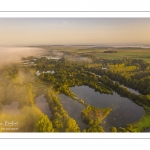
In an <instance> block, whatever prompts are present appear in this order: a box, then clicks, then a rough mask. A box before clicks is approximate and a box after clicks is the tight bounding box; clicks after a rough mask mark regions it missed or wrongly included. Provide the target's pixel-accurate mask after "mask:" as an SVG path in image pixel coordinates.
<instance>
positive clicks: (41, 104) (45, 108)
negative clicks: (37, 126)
mask: <svg viewBox="0 0 150 150" xmlns="http://www.w3.org/2000/svg"><path fill="white" fill-rule="evenodd" d="M36 106H37V107H38V108H39V109H40V110H41V111H42V112H43V113H44V114H45V115H47V116H48V117H49V118H50V117H51V116H52V113H51V111H50V108H49V105H48V103H47V101H46V99H45V98H44V94H42V95H40V96H38V97H37V98H36Z"/></svg>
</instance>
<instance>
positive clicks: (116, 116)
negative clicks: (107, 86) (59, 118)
mask: <svg viewBox="0 0 150 150" xmlns="http://www.w3.org/2000/svg"><path fill="white" fill-rule="evenodd" d="M70 90H71V92H73V93H75V94H76V95H77V97H79V98H81V99H83V100H84V102H85V103H87V104H90V105H92V106H95V107H100V108H106V107H110V108H112V111H111V112H110V114H109V115H108V116H107V117H106V118H105V119H104V120H103V121H102V126H103V128H104V130H105V131H107V132H109V127H111V126H115V127H117V128H119V127H126V124H129V123H133V122H135V121H137V120H139V119H140V118H141V117H142V116H143V115H144V109H143V107H141V106H138V105H137V104H135V103H134V102H132V101H131V100H129V99H128V98H124V97H121V96H120V95H118V94H117V93H115V92H114V93H113V95H108V94H100V93H99V92H95V90H94V89H92V88H89V87H88V86H79V87H78V86H75V87H71V88H70ZM72 101H73V100H72ZM70 103H71V102H70ZM70 105H71V104H70ZM66 107H67V106H66ZM68 107H69V106H68ZM73 107H74V106H72V108H70V109H69V111H71V112H68V113H77V112H78V111H80V112H81V109H79V110H78V108H76V109H75V110H73Z"/></svg>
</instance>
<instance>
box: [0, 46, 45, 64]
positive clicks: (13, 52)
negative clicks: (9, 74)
mask: <svg viewBox="0 0 150 150" xmlns="http://www.w3.org/2000/svg"><path fill="white" fill-rule="evenodd" d="M44 52H46V51H45V50H44V49H42V48H33V47H0V65H4V64H10V63H17V62H18V61H21V58H22V57H28V56H40V55H42V54H43V53H44Z"/></svg>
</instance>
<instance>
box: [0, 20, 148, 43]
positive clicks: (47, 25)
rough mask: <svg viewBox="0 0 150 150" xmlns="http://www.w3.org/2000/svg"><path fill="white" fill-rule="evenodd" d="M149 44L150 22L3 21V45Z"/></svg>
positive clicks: (0, 28)
mask: <svg viewBox="0 0 150 150" xmlns="http://www.w3.org/2000/svg"><path fill="white" fill-rule="evenodd" d="M44 44H47V45H48V44H49V45H50V44H132V45H134V44H150V18H141V19H140V18H130V19H129V18H128V19H127V18H30V19H29V18H0V45H6V46H10V45H44Z"/></svg>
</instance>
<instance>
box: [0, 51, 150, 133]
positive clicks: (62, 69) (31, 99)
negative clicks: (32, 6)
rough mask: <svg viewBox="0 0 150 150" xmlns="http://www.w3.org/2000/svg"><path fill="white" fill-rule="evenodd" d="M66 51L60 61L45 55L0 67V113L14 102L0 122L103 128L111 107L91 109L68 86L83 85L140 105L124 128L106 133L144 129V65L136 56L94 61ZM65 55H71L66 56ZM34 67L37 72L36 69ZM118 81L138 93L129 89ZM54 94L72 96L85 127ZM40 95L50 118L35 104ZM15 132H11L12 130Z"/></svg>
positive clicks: (148, 112) (47, 128)
mask: <svg viewBox="0 0 150 150" xmlns="http://www.w3.org/2000/svg"><path fill="white" fill-rule="evenodd" d="M82 57H84V58H85V55H82V54H80V55H74V54H71V53H67V55H64V56H63V57H61V58H60V59H48V58H46V57H40V58H37V57H27V58H22V61H23V62H22V63H19V64H11V65H8V66H4V67H2V68H0V73H1V75H0V94H1V97H0V111H2V106H4V105H10V104H11V103H12V102H18V108H19V111H20V113H19V114H18V115H15V116H14V115H11V114H3V113H1V115H0V122H4V121H5V120H8V121H9V120H10V121H11V120H16V121H19V122H20V123H19V127H18V129H19V130H18V131H19V132H105V131H104V129H103V127H102V126H101V121H102V120H103V119H104V118H105V117H107V115H109V113H111V108H96V107H93V106H91V105H89V104H86V103H85V102H84V99H80V98H78V97H77V96H76V95H75V94H74V93H73V92H71V91H70V87H74V86H81V85H86V86H89V87H91V88H93V89H94V90H95V91H97V92H100V93H105V94H111V95H112V94H113V92H117V93H118V94H119V95H120V96H122V97H127V98H129V99H130V100H131V101H133V102H134V103H136V104H138V105H140V106H142V107H143V108H144V110H145V114H144V116H143V117H142V118H141V119H140V120H137V122H135V123H132V124H128V125H127V126H126V128H122V127H120V128H119V129H117V128H116V127H110V132H140V131H143V130H144V129H146V128H149V127H150V123H149V122H150V121H148V120H149V119H150V64H149V63H147V62H145V61H144V60H142V59H127V58H123V59H119V60H110V59H100V58H96V57H95V56H93V55H87V59H88V60H90V61H85V59H82ZM70 58H71V59H70ZM37 71H39V73H40V74H39V75H37V74H36V72H37ZM122 85H124V86H126V87H129V88H132V89H135V90H137V91H139V93H140V94H139V95H137V94H134V93H132V92H130V91H129V90H128V89H127V88H125V87H123V86H122ZM58 93H62V94H65V95H66V96H68V97H70V98H71V99H72V100H76V101H78V102H79V103H81V104H82V105H85V107H86V108H85V109H84V110H83V111H82V112H81V118H82V119H83V121H84V122H85V123H86V124H87V125H88V127H87V128H86V129H84V130H82V131H81V130H80V128H79V126H78V124H77V122H76V120H75V119H74V118H71V117H70V116H69V115H68V113H67V111H66V110H65V109H64V108H63V106H62V104H61V103H60V99H59V98H58V97H57V94H58ZM41 94H45V98H46V100H47V102H48V104H49V108H50V110H51V112H52V117H51V118H48V116H47V115H45V114H44V113H42V111H41V110H40V109H38V108H37V107H36V105H35V98H36V97H37V96H38V95H41ZM15 132H16V131H15Z"/></svg>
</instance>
